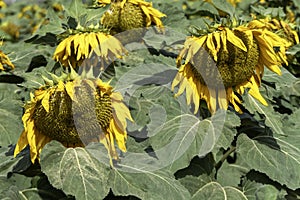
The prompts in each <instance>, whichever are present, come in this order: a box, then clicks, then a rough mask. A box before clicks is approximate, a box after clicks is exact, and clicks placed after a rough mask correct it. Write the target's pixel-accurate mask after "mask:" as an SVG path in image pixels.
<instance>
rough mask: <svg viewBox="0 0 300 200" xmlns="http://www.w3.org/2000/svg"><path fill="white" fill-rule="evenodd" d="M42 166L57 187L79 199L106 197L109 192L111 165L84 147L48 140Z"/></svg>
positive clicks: (42, 157) (43, 153)
mask: <svg viewBox="0 0 300 200" xmlns="http://www.w3.org/2000/svg"><path fill="white" fill-rule="evenodd" d="M41 167H42V171H43V172H44V173H45V174H46V175H47V176H48V178H49V181H50V183H51V184H52V185H53V186H54V187H56V188H58V189H62V190H63V191H64V192H65V193H66V194H71V195H73V196H75V197H76V199H77V198H78V199H99V198H100V199H103V198H104V197H105V196H106V195H107V194H108V192H109V185H108V184H107V181H108V174H109V169H108V167H107V166H105V165H103V164H102V163H100V162H99V161H98V160H97V159H96V158H95V157H93V156H91V155H90V154H89V153H88V152H87V150H86V149H84V148H65V147H63V146H62V145H61V144H60V143H58V142H55V141H54V142H51V143H48V144H47V145H46V146H45V147H44V149H43V152H42V155H41Z"/></svg>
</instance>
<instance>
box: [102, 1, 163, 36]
mask: <svg viewBox="0 0 300 200" xmlns="http://www.w3.org/2000/svg"><path fill="white" fill-rule="evenodd" d="M98 3H104V4H108V3H111V7H110V9H109V10H108V11H107V12H105V13H104V15H103V16H102V18H101V23H102V24H103V25H104V26H106V27H108V28H111V29H114V31H116V32H118V33H119V32H123V31H126V30H130V29H134V28H144V27H149V26H151V24H152V23H154V24H155V25H156V26H157V27H159V28H162V27H163V23H162V22H161V20H160V18H162V17H165V16H166V15H165V14H163V13H161V12H160V11H158V10H157V9H155V8H153V7H152V3H151V2H146V1H144V0H119V1H115V2H111V1H107V0H98Z"/></svg>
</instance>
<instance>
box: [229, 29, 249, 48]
mask: <svg viewBox="0 0 300 200" xmlns="http://www.w3.org/2000/svg"><path fill="white" fill-rule="evenodd" d="M225 30H226V34H227V40H228V41H229V42H231V43H232V44H233V45H235V46H236V47H239V48H240V49H242V50H243V51H247V47H246V46H245V44H244V42H243V41H242V40H241V39H240V38H238V37H237V36H236V35H234V33H233V32H232V31H231V30H230V29H228V28H225Z"/></svg>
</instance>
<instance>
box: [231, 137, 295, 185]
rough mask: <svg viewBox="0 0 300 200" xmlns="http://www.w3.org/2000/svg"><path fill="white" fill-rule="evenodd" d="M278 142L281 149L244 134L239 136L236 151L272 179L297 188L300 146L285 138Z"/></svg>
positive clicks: (253, 166)
mask: <svg viewBox="0 0 300 200" xmlns="http://www.w3.org/2000/svg"><path fill="white" fill-rule="evenodd" d="M265 137H267V136H265ZM287 137H288V136H287ZM277 142H278V145H279V147H280V149H279V148H278V147H274V146H273V147H272V146H267V145H265V144H262V143H260V142H259V141H256V140H251V139H250V138H248V137H247V136H246V135H245V134H242V135H240V136H239V137H238V140H237V150H236V151H237V153H238V156H241V158H242V159H243V160H244V161H245V163H247V165H248V166H250V167H251V168H253V169H255V170H257V171H259V172H262V173H265V174H267V175H268V176H269V177H270V178H271V179H272V180H275V181H278V182H280V183H282V184H285V185H286V186H287V187H289V188H291V189H297V188H298V187H299V185H300V168H299V164H300V156H299V155H300V149H299V146H298V147H295V146H292V145H290V144H288V143H286V142H285V141H284V139H280V140H277ZM286 169H288V170H286Z"/></svg>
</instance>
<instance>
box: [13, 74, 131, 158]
mask: <svg viewBox="0 0 300 200" xmlns="http://www.w3.org/2000/svg"><path fill="white" fill-rule="evenodd" d="M53 78H54V79H53V80H49V79H47V78H44V79H45V80H46V81H45V82H46V84H45V85H44V86H42V87H40V88H39V89H37V90H35V91H34V93H33V94H31V100H30V101H29V102H28V103H26V105H25V109H26V110H25V113H24V115H23V117H22V121H23V124H24V130H23V132H22V134H21V136H20V138H19V140H18V143H17V145H16V148H15V151H14V155H15V156H16V155H17V154H19V153H20V152H21V151H22V150H23V149H24V148H25V147H26V146H27V145H29V146H30V156H31V161H32V162H33V163H34V162H35V160H36V159H39V157H40V154H41V151H42V148H43V147H44V146H45V145H46V144H47V143H48V142H50V141H51V140H56V141H59V142H61V143H62V144H63V145H64V146H66V147H84V146H85V145H87V144H88V143H90V142H101V143H102V144H104V146H105V147H106V148H107V150H108V154H109V156H110V158H111V160H112V159H118V154H117V151H116V148H115V143H116V144H117V146H118V148H119V149H120V150H121V151H124V152H125V151H126V146H125V142H126V138H127V132H126V126H127V121H126V119H128V120H130V121H133V120H132V118H131V115H130V112H129V110H128V108H127V107H126V106H125V104H124V103H123V98H122V95H121V94H120V93H118V92H115V91H113V87H112V86H110V85H109V83H105V82H103V81H102V80H100V79H95V78H94V79H83V78H82V77H81V76H79V75H78V74H77V73H76V72H75V71H74V70H72V71H71V73H70V74H68V75H66V74H64V75H63V76H61V77H56V76H54V75H53Z"/></svg>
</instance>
